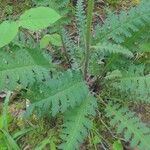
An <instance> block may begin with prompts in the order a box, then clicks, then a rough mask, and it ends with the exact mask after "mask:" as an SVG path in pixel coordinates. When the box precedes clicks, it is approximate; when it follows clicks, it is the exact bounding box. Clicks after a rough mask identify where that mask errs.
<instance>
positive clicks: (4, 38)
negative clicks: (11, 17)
mask: <svg viewBox="0 0 150 150" xmlns="http://www.w3.org/2000/svg"><path fill="white" fill-rule="evenodd" d="M18 27H19V26H18V23H17V22H9V21H4V22H3V23H1V24H0V48H1V47H3V46H5V45H7V44H8V43H10V42H11V41H12V40H13V39H14V38H15V36H16V35H17V33H18Z"/></svg>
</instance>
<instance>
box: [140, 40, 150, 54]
mask: <svg viewBox="0 0 150 150" xmlns="http://www.w3.org/2000/svg"><path fill="white" fill-rule="evenodd" d="M140 50H141V51H142V52H150V42H147V43H143V44H141V45H140Z"/></svg>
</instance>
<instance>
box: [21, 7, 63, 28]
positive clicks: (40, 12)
mask: <svg viewBox="0 0 150 150" xmlns="http://www.w3.org/2000/svg"><path fill="white" fill-rule="evenodd" d="M60 18H61V16H60V15H59V14H58V13H57V12H56V11H55V10H53V9H51V8H48V7H37V8H31V9H30V10H27V11H26V12H25V13H24V14H23V15H21V16H20V19H19V23H20V26H22V27H23V28H26V29H29V30H33V31H35V30H40V29H43V28H47V27H48V26H50V25H52V24H53V23H55V22H56V21H57V20H59V19H60Z"/></svg>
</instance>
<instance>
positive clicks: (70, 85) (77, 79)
mask: <svg viewBox="0 0 150 150" xmlns="http://www.w3.org/2000/svg"><path fill="white" fill-rule="evenodd" d="M88 93H89V90H88V87H87V85H86V84H85V82H84V80H83V79H82V76H81V75H80V73H72V72H70V71H68V72H66V73H64V74H63V75H61V76H59V77H58V79H51V80H50V81H47V82H46V83H41V84H40V85H38V86H37V85H36V86H33V88H31V89H30V91H29V92H28V95H27V96H26V97H27V98H28V99H30V100H31V105H30V107H29V108H28V110H27V114H26V115H27V116H30V115H31V114H32V113H33V112H35V113H37V114H38V115H39V116H43V115H45V114H47V113H48V112H49V114H52V115H53V116H55V115H56V114H57V113H59V112H65V111H66V110H67V109H68V107H74V106H76V105H77V104H80V103H81V101H82V100H84V99H85V97H86V96H87V95H88Z"/></svg>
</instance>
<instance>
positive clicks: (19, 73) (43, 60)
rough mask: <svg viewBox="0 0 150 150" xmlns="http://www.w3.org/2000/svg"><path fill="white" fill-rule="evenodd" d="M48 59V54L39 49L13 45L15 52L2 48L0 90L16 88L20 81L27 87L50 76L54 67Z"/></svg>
mask: <svg viewBox="0 0 150 150" xmlns="http://www.w3.org/2000/svg"><path fill="white" fill-rule="evenodd" d="M48 59H49V57H48V55H46V54H42V52H41V51H40V50H38V49H27V48H26V49H23V48H22V49H21V48H18V47H13V52H12V51H6V50H4V49H2V50H0V64H1V66H0V90H2V89H5V88H8V89H14V88H16V86H17V85H18V83H20V84H21V86H22V88H25V87H26V86H27V85H28V84H32V83H33V82H35V80H38V81H42V80H43V79H44V78H48V77H49V72H50V70H51V69H52V65H50V62H49V60H48ZM50 68H51V69H50Z"/></svg>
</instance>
